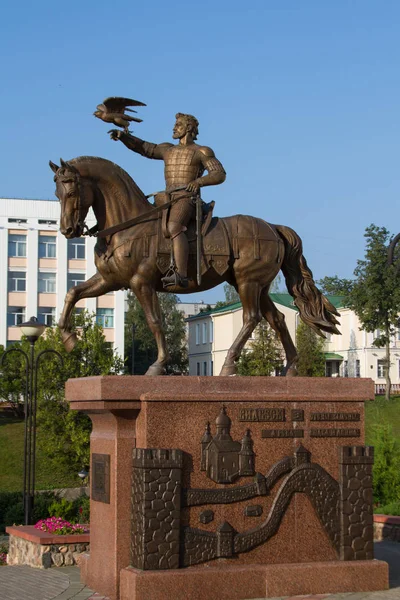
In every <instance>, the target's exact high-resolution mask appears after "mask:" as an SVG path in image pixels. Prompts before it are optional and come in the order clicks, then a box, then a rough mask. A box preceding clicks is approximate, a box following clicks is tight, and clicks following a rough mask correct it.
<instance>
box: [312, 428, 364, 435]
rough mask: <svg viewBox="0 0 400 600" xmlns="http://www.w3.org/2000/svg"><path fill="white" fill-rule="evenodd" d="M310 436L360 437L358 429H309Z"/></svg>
mask: <svg viewBox="0 0 400 600" xmlns="http://www.w3.org/2000/svg"><path fill="white" fill-rule="evenodd" d="M310 435H311V437H360V430H359V429H311V431H310Z"/></svg>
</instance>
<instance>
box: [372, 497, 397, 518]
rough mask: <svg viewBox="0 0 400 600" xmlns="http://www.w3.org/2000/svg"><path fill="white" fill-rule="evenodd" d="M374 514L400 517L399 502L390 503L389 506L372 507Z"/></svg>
mask: <svg viewBox="0 0 400 600" xmlns="http://www.w3.org/2000/svg"><path fill="white" fill-rule="evenodd" d="M374 512H375V513H377V514H378V515H394V516H400V500H399V501H397V502H390V503H389V504H383V505H381V504H378V505H377V506H375V507H374Z"/></svg>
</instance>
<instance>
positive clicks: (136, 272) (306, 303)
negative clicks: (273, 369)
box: [50, 156, 339, 375]
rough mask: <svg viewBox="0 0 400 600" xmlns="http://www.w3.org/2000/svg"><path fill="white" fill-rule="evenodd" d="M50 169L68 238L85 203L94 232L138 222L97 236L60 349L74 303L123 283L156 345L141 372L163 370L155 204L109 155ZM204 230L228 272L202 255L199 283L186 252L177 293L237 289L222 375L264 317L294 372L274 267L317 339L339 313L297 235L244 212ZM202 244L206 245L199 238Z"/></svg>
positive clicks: (81, 222)
mask: <svg viewBox="0 0 400 600" xmlns="http://www.w3.org/2000/svg"><path fill="white" fill-rule="evenodd" d="M50 167H51V169H52V170H53V172H54V173H55V176H54V181H55V182H56V196H57V197H58V199H59V201H60V204H61V218H60V231H61V233H62V234H63V235H65V237H66V238H75V237H80V236H81V235H84V234H85V218H86V215H87V213H88V210H89V208H90V207H91V208H92V209H93V212H94V214H95V217H96V219H97V226H98V230H99V231H102V230H105V229H108V228H110V227H112V226H114V225H118V224H121V223H124V222H126V221H128V220H130V219H132V218H135V217H137V218H138V220H141V222H140V223H138V224H136V225H134V226H133V227H130V228H128V229H124V230H123V231H119V232H117V233H114V234H113V235H110V236H107V237H105V238H99V240H98V242H97V244H96V247H95V264H96V267H97V272H96V274H95V275H93V277H91V278H90V279H88V281H85V282H83V283H80V284H79V285H77V286H76V287H73V288H71V289H70V290H69V291H68V293H67V295H66V298H65V304H64V309H63V312H62V314H61V317H60V321H59V327H60V329H61V331H62V336H63V342H64V345H65V347H66V349H67V350H69V351H70V350H72V348H73V347H74V345H75V342H76V335H75V333H73V332H72V331H71V326H70V318H71V311H72V309H73V308H74V306H75V304H76V303H77V302H78V301H79V300H81V299H82V298H93V297H97V296H101V295H103V294H106V293H107V292H110V291H114V290H120V289H122V288H126V289H131V290H132V292H133V293H134V294H135V295H136V297H137V299H138V300H139V302H140V304H141V305H142V307H143V310H144V313H145V316H146V319H147V323H148V325H149V327H150V329H151V331H152V333H153V335H154V337H155V340H156V342H157V348H158V356H157V360H156V362H155V363H153V364H152V365H151V366H150V367H149V369H148V371H147V373H146V375H162V374H164V373H165V366H166V364H167V363H168V359H169V357H168V349H167V346H166V341H165V336H164V332H163V329H162V320H161V313H160V307H159V303H158V299H157V294H156V292H164V291H165V290H164V289H163V286H162V283H161V277H162V273H161V270H160V268H159V265H158V264H157V255H158V243H159V238H160V235H157V232H159V231H160V225H159V224H160V219H159V217H158V215H157V216H153V215H152V213H151V212H149V211H152V209H153V210H154V206H153V205H152V204H151V203H150V202H149V201H148V200H147V198H146V196H145V195H144V194H143V192H142V191H141V190H140V189H139V187H138V186H137V185H136V183H135V182H134V181H133V179H132V178H131V177H130V176H129V175H128V174H127V173H126V172H125V171H124V170H123V169H121V168H120V167H118V166H117V165H115V164H114V163H112V162H110V161H108V160H105V159H102V158H96V157H89V156H81V157H78V158H74V159H72V160H70V161H69V162H64V161H61V166H57V165H55V164H54V163H52V162H50ZM209 231H210V232H211V233H212V235H213V236H214V237H213V239H214V241H215V240H217V242H218V244H215V243H214V245H213V246H212V245H211V246H210V247H213V248H216V247H217V248H218V247H219V242H220V241H221V240H222V239H226V240H227V244H228V252H227V256H226V269H225V271H224V272H223V273H222V274H220V273H218V272H217V271H218V269H216V268H213V266H212V265H213V263H212V257H211V260H209V259H210V257H209V256H208V257H207V256H203V261H204V260H206V259H207V260H206V263H205V264H206V265H207V266H206V269H205V272H204V274H203V277H202V282H201V285H200V286H198V285H197V283H196V277H195V267H196V260H195V258H196V257H195V256H194V255H191V256H190V260H189V277H190V278H191V281H190V285H189V288H188V289H185V290H184V291H183V292H181V291H180V290H179V293H190V292H195V291H203V290H207V289H210V288H213V287H215V286H216V285H218V284H220V283H222V282H224V281H227V282H228V283H230V284H231V285H233V286H234V288H235V289H236V290H237V292H238V293H239V296H240V299H241V301H242V305H243V326H242V328H241V330H240V332H239V334H238V336H237V338H236V339H235V341H234V343H233V344H232V346H231V348H230V349H229V351H228V354H227V356H226V359H225V363H224V365H223V368H222V371H221V373H220V375H234V374H235V373H236V366H235V362H236V361H237V360H238V358H239V356H240V353H241V352H242V350H243V347H244V345H245V343H246V342H247V340H248V339H249V337H250V335H251V334H252V332H253V330H254V328H255V327H256V326H257V324H258V323H259V322H260V321H261V319H262V318H263V317H264V318H265V319H266V320H267V321H268V323H269V324H270V326H271V327H272V328H273V329H274V330H275V332H276V333H277V335H278V337H279V339H280V340H281V342H282V345H283V348H284V351H285V354H286V366H285V372H284V374H286V375H295V374H296V360H297V352H296V348H295V346H294V344H293V341H292V339H291V337H290V335H289V331H288V329H287V327H286V324H285V318H284V316H283V314H282V313H280V312H279V311H278V310H277V308H276V307H275V305H274V304H273V302H272V300H271V299H270V297H269V295H268V290H269V288H270V285H271V283H272V281H273V280H274V278H275V277H276V275H277V274H278V273H279V271H280V269H282V272H283V274H284V276H285V281H286V286H287V289H288V291H289V293H290V294H291V295H292V296H293V298H294V303H295V305H296V306H297V308H298V309H299V312H300V317H301V318H302V320H303V321H304V322H305V323H306V324H307V325H309V326H310V327H312V329H314V330H315V331H316V332H317V333H318V334H319V335H321V336H322V337H324V335H323V333H322V332H323V331H326V332H329V333H339V331H338V330H337V328H336V326H335V325H336V324H337V323H338V321H337V320H336V319H335V317H334V315H338V313H337V311H336V309H335V307H334V306H333V305H332V304H331V303H330V302H329V301H328V299H327V298H326V297H325V296H323V295H322V294H321V292H320V291H319V290H318V289H317V287H316V286H315V283H314V281H313V278H312V273H311V271H310V269H309V268H308V266H307V262H306V260H305V258H304V256H303V254H302V243H301V239H300V238H299V236H298V235H297V234H296V233H295V232H294V231H293V230H292V229H290V228H289V227H285V226H282V225H270V224H268V223H267V222H266V221H263V220H262V219H257V218H254V217H248V216H243V215H236V216H233V217H224V218H217V217H214V218H213V219H212V221H211V225H210V228H209ZM254 232H256V233H254ZM205 239H207V238H205ZM164 243H165V241H164ZM204 248H207V244H205V243H204ZM220 271H221V270H220Z"/></svg>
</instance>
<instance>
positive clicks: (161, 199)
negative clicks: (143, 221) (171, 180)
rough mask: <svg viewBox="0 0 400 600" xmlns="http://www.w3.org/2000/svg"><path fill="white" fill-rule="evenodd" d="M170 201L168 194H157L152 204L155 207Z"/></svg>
mask: <svg viewBox="0 0 400 600" xmlns="http://www.w3.org/2000/svg"><path fill="white" fill-rule="evenodd" d="M170 201H171V194H169V193H168V192H159V193H158V194H156V195H155V196H154V202H155V205H156V206H162V205H163V204H166V203H167V202H170Z"/></svg>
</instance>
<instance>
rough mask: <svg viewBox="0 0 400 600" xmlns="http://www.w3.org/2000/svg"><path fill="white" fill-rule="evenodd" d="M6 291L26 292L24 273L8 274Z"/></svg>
mask: <svg viewBox="0 0 400 600" xmlns="http://www.w3.org/2000/svg"><path fill="white" fill-rule="evenodd" d="M8 291H9V292H26V273H25V271H9V272H8Z"/></svg>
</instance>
